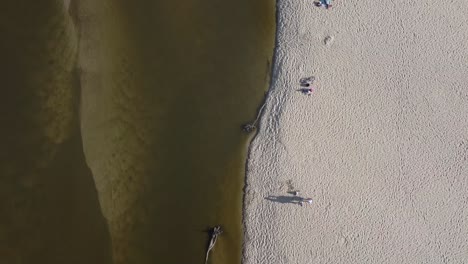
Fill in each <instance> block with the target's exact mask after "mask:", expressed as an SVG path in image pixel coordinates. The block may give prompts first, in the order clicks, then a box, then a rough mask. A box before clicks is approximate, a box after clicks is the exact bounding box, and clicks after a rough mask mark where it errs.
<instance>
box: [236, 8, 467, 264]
mask: <svg viewBox="0 0 468 264" xmlns="http://www.w3.org/2000/svg"><path fill="white" fill-rule="evenodd" d="M467 13H468V3H467V2H466V1H461V0H456V1H451V2H450V3H445V4H441V3H440V2H424V1H381V2H377V1H371V0H359V1H358V0H351V1H338V0H337V1H334V6H333V8H332V9H331V10H324V9H321V8H317V7H315V6H314V5H313V2H312V1H295V0H294V1H292V0H279V1H278V33H277V47H276V51H275V63H274V75H273V79H272V86H271V91H270V96H269V97H268V99H267V106H266V108H265V110H266V111H265V113H264V115H263V117H262V119H261V123H260V130H259V134H258V135H257V137H256V138H255V140H254V141H253V143H252V145H251V147H250V154H249V160H248V164H247V168H248V172H247V186H246V195H245V219H244V221H245V244H244V256H243V261H244V263H246V264H249V263H467V262H468V253H467V252H468V240H467V238H468V222H467V219H468V202H467V201H468V192H467V191H466V190H467V189H468V178H467V177H466V175H468V130H467V127H468V93H467V91H468V90H467V89H466V87H467V85H468V79H467V76H468V68H467V63H466V62H467V58H468V39H467V35H466V32H467V28H466V27H467V25H468V23H467V22H468V21H467V16H466V14H467ZM312 75H313V76H316V78H317V79H316V83H315V85H316V87H317V88H316V90H315V91H314V92H313V94H312V95H311V96H310V97H309V96H306V95H304V94H302V93H301V92H299V91H298V90H299V89H300V88H301V87H300V85H299V80H300V79H301V78H303V77H307V76H312ZM296 189H298V190H300V191H301V193H300V196H301V197H311V198H312V199H313V203H312V204H311V205H307V206H302V207H301V206H300V205H299V204H298V203H297V200H295V199H296V198H294V197H293V196H292V195H291V194H290V193H288V191H293V190H296Z"/></svg>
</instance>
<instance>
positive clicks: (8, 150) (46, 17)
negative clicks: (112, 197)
mask: <svg viewBox="0 0 468 264" xmlns="http://www.w3.org/2000/svg"><path fill="white" fill-rule="evenodd" d="M0 33H1V41H0V54H1V56H0V57H1V58H2V62H1V63H0V67H1V68H0V76H1V78H0V80H1V86H2V88H1V89H2V96H1V97H0V124H1V129H0V140H1V146H2V151H0V263H9V264H16V263H57V264H58V263H77V264H78V263H96V264H98V263H110V256H111V251H110V236H109V233H108V228H107V224H106V223H105V220H104V218H103V216H102V214H101V209H100V206H99V203H98V199H97V193H96V189H95V186H94V182H93V178H92V174H91V171H90V170H89V168H88V167H87V165H86V163H85V158H84V155H83V149H82V140H81V135H80V130H79V120H78V108H77V106H78V102H79V93H78V92H79V90H78V88H79V87H77V86H76V78H74V75H75V74H74V71H75V64H76V55H77V41H76V36H75V32H74V30H73V27H72V24H71V21H70V19H68V18H67V17H66V16H64V15H63V12H62V9H60V5H57V3H56V2H53V1H40V4H39V2H36V1H11V2H10V3H6V2H2V4H1V8H0Z"/></svg>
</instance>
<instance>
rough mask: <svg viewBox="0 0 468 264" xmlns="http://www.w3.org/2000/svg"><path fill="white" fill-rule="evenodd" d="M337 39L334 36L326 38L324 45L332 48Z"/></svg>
mask: <svg viewBox="0 0 468 264" xmlns="http://www.w3.org/2000/svg"><path fill="white" fill-rule="evenodd" d="M334 39H335V38H334V37H333V36H326V37H325V38H324V39H323V43H324V44H325V45H327V46H330V45H331V44H332V43H333V40H334Z"/></svg>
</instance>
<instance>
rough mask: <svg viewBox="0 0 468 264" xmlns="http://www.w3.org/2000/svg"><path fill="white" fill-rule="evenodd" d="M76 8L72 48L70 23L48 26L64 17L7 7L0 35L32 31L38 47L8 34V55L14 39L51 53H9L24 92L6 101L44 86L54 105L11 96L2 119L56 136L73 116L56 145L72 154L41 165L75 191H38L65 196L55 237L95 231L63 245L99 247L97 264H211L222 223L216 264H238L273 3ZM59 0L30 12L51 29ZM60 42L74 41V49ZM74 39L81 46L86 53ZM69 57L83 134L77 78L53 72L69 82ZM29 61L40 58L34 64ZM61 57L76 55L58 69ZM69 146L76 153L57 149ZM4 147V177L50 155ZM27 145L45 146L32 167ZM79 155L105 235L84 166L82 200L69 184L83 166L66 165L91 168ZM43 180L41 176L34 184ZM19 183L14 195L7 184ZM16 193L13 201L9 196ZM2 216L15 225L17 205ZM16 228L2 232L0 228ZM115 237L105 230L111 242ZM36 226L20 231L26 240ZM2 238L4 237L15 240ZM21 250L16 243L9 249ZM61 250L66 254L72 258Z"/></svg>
mask: <svg viewBox="0 0 468 264" xmlns="http://www.w3.org/2000/svg"><path fill="white" fill-rule="evenodd" d="M97 2H99V3H97ZM76 3H77V5H76V9H75V11H74V12H75V13H76V14H77V21H78V24H79V29H78V30H77V32H78V33H79V34H78V35H79V39H80V41H79V42H78V41H76V42H73V37H72V36H73V34H71V33H69V32H71V31H70V30H71V29H68V28H67V29H66V30H65V31H63V32H68V33H63V32H62V31H60V30H58V31H57V32H55V31H54V32H55V33H50V32H51V31H50V30H51V28H53V27H57V26H56V25H55V24H57V25H60V24H61V23H62V22H61V21H62V20H66V19H65V18H63V17H62V18H60V19H59V18H57V19H56V21H54V22H50V23H53V24H54V26H52V25H51V24H50V23H49V22H47V21H48V20H47V19H46V20H47V21H46V22H43V23H42V24H41V23H38V22H41V21H42V20H39V21H36V23H24V21H25V20H27V19H29V18H28V16H27V12H26V14H25V13H24V9H19V10H17V12H16V13H12V12H9V14H10V16H15V18H14V19H15V20H14V21H15V22H11V20H10V19H11V18H6V19H3V17H2V24H1V26H2V28H1V29H2V30H4V29H5V28H6V29H9V30H10V34H12V35H14V34H16V33H15V32H17V31H18V30H26V29H24V28H25V27H29V29H28V30H30V31H28V32H29V34H34V36H35V39H27V38H17V39H15V38H14V37H12V38H11V39H12V40H11V41H10V42H8V43H9V44H8V45H11V47H10V46H8V47H2V51H4V50H7V49H8V48H10V49H11V48H13V46H15V43H22V45H24V46H28V47H29V46H31V47H35V46H33V45H31V43H40V44H41V45H44V46H47V47H51V48H47V49H45V50H44V49H38V51H37V53H38V54H47V56H45V57H47V58H46V59H43V60H37V58H36V57H30V55H24V56H23V55H20V53H21V48H20V49H18V52H17V54H14V55H11V57H10V60H11V63H13V64H14V63H16V61H17V58H24V63H23V62H22V63H21V65H18V67H16V68H14V67H13V68H10V71H11V73H12V74H13V75H14V76H17V78H16V77H12V78H11V80H9V81H8V82H7V83H8V84H9V85H8V86H11V87H18V86H20V87H27V88H24V89H19V90H18V91H19V92H16V90H13V91H10V92H8V93H9V94H10V93H11V94H12V97H13V98H16V100H18V101H22V100H24V97H28V96H31V95H30V92H35V91H36V89H37V90H38V91H39V92H38V93H39V94H42V95H44V94H45V95H47V96H45V97H44V98H42V97H40V96H36V97H31V98H29V99H28V101H27V102H24V103H22V104H18V102H15V101H11V100H8V101H9V102H10V101H11V103H10V104H6V105H2V107H4V109H2V119H3V118H5V120H2V124H11V123H12V122H13V121H14V120H16V118H13V117H10V116H9V115H7V114H4V113H6V111H9V110H11V109H16V111H19V112H21V113H22V115H23V116H24V117H22V118H23V119H24V120H26V121H25V122H30V123H31V124H32V125H30V127H31V128H36V127H39V128H42V127H45V130H46V131H48V130H47V129H49V130H53V129H61V124H62V121H61V119H60V118H62V115H63V114H62V115H61V114H57V113H56V112H59V113H68V114H67V115H66V116H67V118H68V119H70V120H71V121H68V123H70V125H68V126H67V127H68V130H67V131H69V132H68V134H67V135H68V136H67V137H65V136H64V137H65V138H66V140H65V139H64V140H63V141H60V142H59V143H55V142H54V144H55V145H53V146H54V147H55V148H56V149H60V150H62V151H64V152H63V153H64V154H60V155H58V154H56V156H55V157H60V159H61V160H60V161H59V160H58V158H57V159H50V160H49V161H48V162H49V163H47V164H49V165H48V166H50V167H54V166H60V168H61V169H62V170H60V171H57V172H56V174H54V173H49V172H47V173H46V172H44V173H45V174H47V177H50V178H51V181H54V182H56V181H55V180H56V178H60V177H62V178H60V180H61V181H62V182H66V183H67V184H64V185H63V186H65V187H63V188H62V185H60V184H56V185H50V186H49V185H41V186H42V187H37V189H35V190H37V192H38V193H48V192H52V193H54V192H57V197H61V195H63V197H64V199H61V200H60V203H61V204H62V205H61V206H59V205H56V207H54V206H53V205H50V211H51V213H50V214H51V215H53V216H54V217H55V215H54V214H57V215H60V216H62V218H63V219H70V221H71V223H70V224H69V223H67V222H66V221H65V222H64V223H63V225H61V223H60V222H59V223H57V222H55V224H54V225H52V224H51V228H52V226H55V227H56V228H58V229H60V230H63V229H69V228H70V229H71V228H73V227H76V226H82V227H83V228H86V227H87V226H88V225H89V226H90V229H89V230H82V229H80V230H81V231H82V232H76V233H79V234H81V237H74V236H69V237H70V239H74V240H73V243H82V244H83V245H87V246H88V248H87V249H88V250H89V252H93V250H91V249H89V248H90V247H93V248H94V247H96V248H98V249H100V250H98V252H102V254H103V255H102V258H101V259H104V258H105V256H108V254H107V255H106V254H105V252H106V250H104V249H108V248H109V247H110V246H111V245H110V244H111V243H112V255H113V260H114V263H203V262H204V258H205V256H204V252H205V248H206V245H207V244H206V243H207V239H208V235H207V233H206V232H205V231H206V230H207V229H208V228H209V227H210V226H213V225H216V224H221V225H222V226H223V227H224V228H225V233H224V234H223V236H221V238H220V239H219V241H218V243H217V245H216V247H215V250H214V253H213V255H212V263H240V254H241V243H242V237H241V235H242V231H241V213H242V212H241V206H242V187H243V176H244V162H245V154H246V146H247V141H248V139H249V138H248V137H247V136H246V135H245V134H243V133H242V132H241V131H240V126H241V125H242V124H243V123H245V122H247V121H249V120H251V119H252V118H253V117H254V116H255V114H256V113H255V111H256V108H257V107H258V105H259V103H260V102H261V100H262V98H263V95H264V92H265V90H266V88H267V82H268V79H269V71H270V63H269V61H270V60H271V56H272V49H273V44H274V38H273V37H274V1H272V0H261V1H254V2H252V1H247V0H241V1H236V2H232V3H231V2H228V1H215V0H197V1H194V0H184V1H176V2H171V1H143V0H138V1H123V0H122V1H120V0H113V1H112V0H108V1H91V0H82V1H79V2H76ZM54 4H58V2H52V1H51V6H50V7H46V5H44V4H42V5H41V6H39V5H38V4H35V5H37V6H35V7H34V8H35V9H31V10H29V9H28V10H29V11H28V12H29V13H31V12H39V11H38V10H42V9H44V11H43V12H44V16H43V20H44V19H45V18H46V17H47V18H48V17H59V16H58V15H57V14H58V13H60V12H59V11H60V10H57V9H54ZM57 6H58V5H57ZM11 8H13V7H11ZM14 9H17V8H16V7H15V8H14ZM26 9H27V8H26ZM32 10H34V11H32ZM21 11H23V12H21ZM18 23H19V24H21V23H24V24H23V25H24V27H18V25H17V24H18ZM32 25H34V27H32ZM36 27H37V28H36ZM41 28H43V30H42V31H41ZM45 32H49V33H45ZM67 34H71V36H68V35H67ZM3 36H5V35H3ZM57 36H58V37H57ZM15 37H16V36H15ZM57 38H59V39H60V38H63V39H64V41H62V42H60V41H57ZM67 39H68V40H67ZM65 40H67V41H69V44H68V45H66V44H65V43H64V42H65ZM73 43H79V45H78V48H76V46H74V45H75V44H73ZM32 49H33V50H34V48H32ZM75 51H76V52H77V53H78V54H79V55H78V61H77V64H78V65H79V77H78V80H79V82H80V86H81V96H80V97H81V114H80V116H79V117H80V120H81V121H80V123H81V129H78V126H77V125H78V124H77V122H78V113H77V112H76V108H73V106H74V103H76V101H77V98H76V97H77V95H76V94H75V93H74V92H73V91H74V90H73V88H72V86H70V85H71V84H70V82H72V81H73V80H69V79H67V78H71V77H66V78H65V77H59V76H70V72H71V71H72V68H73V67H72V65H74V63H75V62H76V61H74V60H73V59H71V58H75V57H73V56H72V55H67V56H64V55H63V53H66V54H68V53H70V54H75ZM22 56H23V57H22ZM38 56H39V55H38ZM48 56H52V57H53V59H52V60H53V62H52V65H56V66H55V68H54V67H48V66H47V65H49V64H50V60H51V59H50V58H49V57H48ZM28 58H31V60H33V58H34V61H35V62H32V61H29V60H28ZM64 58H69V59H68V60H67V61H65V62H64V61H63V60H65V59H64ZM56 60H57V61H56ZM36 63H37V64H36ZM62 72H64V73H63V74H62ZM20 79H21V81H20ZM37 80H43V81H42V83H43V86H44V87H46V88H40V86H39V85H38V83H39V82H38V81H37ZM23 81H24V82H27V84H25V83H23ZM51 84H54V85H52V86H51ZM41 89H43V90H41ZM41 91H44V92H41ZM67 93H69V94H70V95H67ZM50 97H52V98H53V99H56V103H55V104H54V103H50V101H53V102H55V101H54V100H52V99H50ZM37 105H39V106H41V105H44V107H45V108H47V109H48V110H50V111H51V113H46V114H44V116H45V117H44V118H43V119H41V118H39V117H36V116H35V115H34V113H35V112H37V107H38V106H37ZM62 108H64V109H67V110H66V111H65V110H63V109H62ZM57 109H58V110H57ZM67 111H68V112H67ZM48 116H52V117H53V116H59V117H60V118H55V119H53V118H51V117H49V118H48ZM63 118H65V117H63ZM58 119H60V120H58ZM68 123H67V124H68ZM23 129H24V127H21V126H18V127H15V126H11V130H9V131H7V132H2V133H8V134H5V135H3V134H2V138H3V139H6V138H12V137H16V138H17V139H18V140H19V141H21V142H24V141H28V140H30V138H35V137H37V133H36V132H35V131H37V130H38V129H29V130H28V132H27V133H26V132H24V133H20V134H18V133H19V132H18V131H24V130H23ZM80 131H81V136H80V133H79V132H80ZM44 133H46V132H44ZM64 134H66V133H64ZM54 137H57V136H56V135H54ZM67 140H68V141H67ZM65 141H66V142H73V144H72V143H69V144H65V143H62V142H65ZM6 142H8V141H6ZM81 142H82V143H81ZM8 144H12V145H9V146H11V148H12V149H15V150H17V153H18V154H17V155H16V156H10V157H2V162H4V161H7V162H6V163H11V164H13V165H10V166H9V167H4V166H3V165H2V171H3V170H6V171H7V172H9V171H13V172H14V171H15V170H17V168H20V167H23V168H24V167H30V171H31V173H35V172H36V171H37V169H36V168H34V167H31V166H25V165H29V164H33V163H34V162H36V160H41V159H42V158H43V156H47V155H49V154H50V153H52V152H53V151H51V150H50V149H48V148H46V147H41V146H42V145H44V146H48V145H47V144H50V145H52V143H48V141H47V140H46V139H42V138H40V139H37V140H36V141H30V142H29V143H27V144H26V143H25V144H26V145H24V144H23V143H8ZM81 144H83V147H84V154H85V155H84V156H83V155H82V154H81ZM69 146H72V147H69ZM29 149H38V150H37V151H36V152H31V154H30V156H27V157H30V158H28V159H27V160H26V159H25V157H26V156H25V154H24V153H25V150H29ZM39 149H40V151H39ZM66 153H69V154H66ZM28 155H29V154H28ZM84 158H85V159H86V163H87V165H88V166H89V167H90V168H91V172H92V177H93V178H92V179H94V183H95V186H96V188H97V192H98V194H99V202H100V206H101V209H102V210H101V211H102V214H103V216H104V217H105V218H106V220H107V226H106V225H104V223H102V221H101V222H100V223H102V224H100V225H97V224H96V223H98V222H99V221H98V220H96V219H102V216H100V212H99V210H98V209H99V205H98V204H97V202H96V200H95V198H94V200H93V199H90V197H93V195H94V197H95V195H96V194H95V193H96V192H95V191H94V189H93V186H92V179H91V178H90V177H91V174H90V173H89V171H87V173H85V174H83V175H84V176H80V177H81V178H83V179H88V180H87V181H88V183H89V184H88V185H86V188H84V187H83V188H82V190H81V191H77V190H76V189H74V186H75V185H74V184H71V183H70V181H68V180H67V179H68V177H75V176H70V175H72V174H73V175H74V174H76V171H79V170H75V169H73V168H74V167H71V165H70V164H73V166H81V168H83V170H85V169H86V165H85V164H84ZM65 161H66V162H65ZM59 164H60V165H59ZM64 164H68V165H66V166H65V165H64ZM77 164H78V165H77ZM79 164H81V165H79ZM4 168H6V169H4ZM72 172H73V173H72ZM20 174H21V173H19V172H18V173H17V174H15V175H14V174H11V175H10V176H8V177H6V181H5V182H7V183H8V184H14V183H15V182H16V181H18V180H17V177H20V176H18V175H20ZM25 174H27V172H25ZM50 175H54V176H50ZM63 175H65V176H63ZM80 175H81V174H80ZM45 177H46V176H44V177H39V178H38V180H37V182H39V183H40V182H41V179H43V178H45ZM54 177H55V178H54ZM12 182H13V183H12ZM57 182H59V181H57ZM18 184H19V183H18ZM66 186H68V187H66ZM80 186H84V184H83V185H80ZM15 188H20V187H16V186H12V188H11V189H12V190H15ZM34 188H35V187H33V189H34ZM93 191H94V194H93ZM29 193H30V190H27V191H25V192H24V194H22V195H24V196H25V197H28V198H29ZM14 195H17V194H11V196H10V195H7V198H8V197H14ZM82 196H86V198H87V199H88V202H87V203H84V202H83V203H81V199H84V197H82ZM18 197H22V196H21V195H19V196H18ZM67 197H70V198H69V199H75V201H80V202H78V204H79V205H80V206H78V205H77V202H75V203H69V202H68V200H67V199H66V198H67ZM46 205H47V206H49V205H48V204H46V203H42V202H40V201H39V200H38V201H37V204H36V206H35V208H36V209H35V210H36V211H33V210H32V209H27V208H26V209H25V211H27V212H28V213H29V214H31V215H33V216H36V217H39V216H38V215H39V212H40V211H41V210H43V208H45V206H46ZM76 208H82V209H83V208H85V209H86V210H89V211H90V212H91V209H90V208H94V209H93V210H94V213H88V214H86V216H87V217H88V220H89V219H95V222H93V223H90V221H87V222H86V221H85V220H83V221H82V220H81V217H78V216H76V215H73V214H72V213H69V212H70V211H73V212H74V211H76V210H78V209H76ZM28 210H29V211H28ZM83 210H84V209H83ZM7 213H9V214H11V215H12V216H14V214H13V213H15V209H14V208H11V211H8V212H7ZM36 214H37V215H36ZM93 217H94V218H93ZM100 217H101V218H100ZM83 219H84V218H83ZM72 220H73V221H72ZM27 223H29V221H28V220H25V224H27ZM8 225H9V223H3V224H2V227H8ZM93 226H94V227H93ZM39 229H40V230H42V231H41V232H43V234H42V235H43V236H44V237H47V236H48V235H49V232H50V235H51V236H54V233H53V232H51V231H50V230H49V229H45V228H44V229H43V228H39ZM0 230H2V229H0ZM107 230H108V232H109V234H110V235H107V236H106V232H107ZM23 231H24V232H23ZM29 231H30V230H29ZM29 231H28V230H17V231H16V233H17V234H23V235H24V236H25V235H26V234H27V232H29ZM86 231H89V232H86ZM21 232H23V233H21ZM57 232H58V231H57ZM60 234H63V233H60ZM84 234H86V235H84ZM88 235H89V236H90V237H91V236H94V237H97V238H95V239H93V240H87V243H88V244H85V243H83V242H84V241H86V240H85V238H84V237H87V236H88ZM109 236H110V239H111V241H112V242H110V241H109V240H108V239H109ZM2 237H3V236H2V233H0V239H1V238H2ZM98 238H99V239H98ZM106 238H107V240H106ZM80 239H81V240H80ZM19 240H21V239H19ZM4 241H7V242H8V237H7V239H6V240H4ZM80 241H81V242H80ZM90 241H95V242H91V243H90ZM0 243H3V241H1V240H0ZM18 243H19V242H18ZM31 243H32V242H31ZM51 243H52V242H51ZM32 244H34V243H32ZM2 245H3V244H2ZM22 247H23V245H21V244H18V245H17V246H16V247H14V248H13V249H12V250H16V249H18V250H20V249H22ZM2 248H5V247H3V246H2ZM103 248H104V249H103ZM8 250H9V249H8ZM0 252H1V251H0ZM11 252H13V251H11ZM11 254H12V256H13V255H14V254H13V253H11ZM67 254H72V253H66V254H64V256H65V255H67ZM90 254H91V253H90ZM0 256H1V254H0ZM70 256H72V255H70ZM45 259H46V258H45ZM88 262H89V263H92V262H90V261H87V262H86V263H88ZM11 263H15V262H11ZM18 263H20V262H18ZM26 263H28V262H26ZM35 263H39V262H35ZM44 263H45V262H44ZM47 263H53V262H47ZM80 263H84V262H83V261H81V262H80ZM97 263H105V261H101V262H97Z"/></svg>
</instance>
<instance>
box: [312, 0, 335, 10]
mask: <svg viewBox="0 0 468 264" xmlns="http://www.w3.org/2000/svg"><path fill="white" fill-rule="evenodd" d="M331 1H332V0H319V1H318V2H315V5H316V6H319V7H320V6H325V8H326V9H329V8H331V7H332V4H331Z"/></svg>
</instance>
